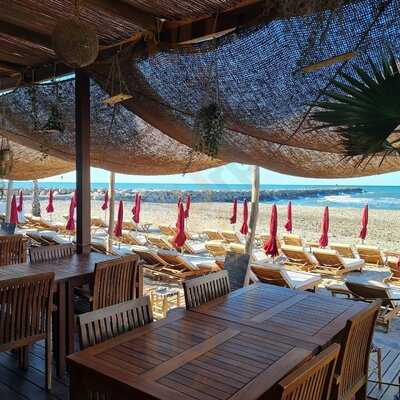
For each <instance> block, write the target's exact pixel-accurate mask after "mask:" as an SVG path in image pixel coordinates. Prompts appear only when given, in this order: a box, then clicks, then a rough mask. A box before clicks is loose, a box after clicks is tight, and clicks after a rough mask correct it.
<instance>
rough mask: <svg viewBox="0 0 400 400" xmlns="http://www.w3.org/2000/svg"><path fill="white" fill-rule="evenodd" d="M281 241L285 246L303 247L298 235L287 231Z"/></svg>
mask: <svg viewBox="0 0 400 400" xmlns="http://www.w3.org/2000/svg"><path fill="white" fill-rule="evenodd" d="M282 242H283V244H284V245H286V246H299V247H304V242H303V239H302V238H301V237H300V236H299V235H294V234H292V233H287V234H286V235H283V236H282Z"/></svg>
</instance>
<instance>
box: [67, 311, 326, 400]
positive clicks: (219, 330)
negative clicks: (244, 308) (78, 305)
mask: <svg viewBox="0 0 400 400" xmlns="http://www.w3.org/2000/svg"><path fill="white" fill-rule="evenodd" d="M318 348H319V346H317V345H315V344H312V343H309V342H302V341H300V340H297V339H294V338H291V337H288V336H284V335H281V334H276V333H273V332H268V331H266V330H262V329H255V328H252V327H250V326H247V325H244V324H239V323H236V322H231V321H228V320H225V319H219V318H215V317H211V316H208V315H204V314H201V313H195V312H191V311H185V310H178V311H175V312H174V313H171V314H170V315H169V316H168V317H167V318H166V319H163V320H160V321H157V322H154V323H151V324H149V325H147V326H144V327H142V328H139V329H136V330H134V331H132V332H129V333H126V334H123V335H121V336H119V337H116V338H114V339H111V340H108V341H106V342H104V343H102V344H99V345H96V346H93V347H90V348H88V349H86V350H84V351H81V352H79V353H75V354H73V355H71V356H69V357H68V364H69V366H70V378H71V379H70V383H71V387H70V395H71V398H73V399H81V398H82V399H83V398H88V397H87V393H85V390H91V391H106V392H108V393H112V394H113V398H118V399H132V398H134V396H137V397H135V398H140V399H150V398H151V399H163V400H164V399H165V400H176V399H178V398H179V399H180V400H189V399H190V400H193V399H202V400H203V399H204V400H215V399H219V400H225V399H236V400H239V399H243V400H244V399H246V400H251V399H257V398H259V396H261V395H262V394H264V393H266V392H267V391H268V390H270V389H271V388H272V387H273V386H274V384H276V382H278V381H279V380H280V379H281V378H282V377H283V376H285V375H286V374H287V373H289V372H290V371H291V370H292V369H293V368H295V367H296V366H297V365H299V364H301V363H303V362H304V361H305V360H307V359H308V358H309V357H310V356H311V355H312V354H313V353H315V352H317V351H318Z"/></svg>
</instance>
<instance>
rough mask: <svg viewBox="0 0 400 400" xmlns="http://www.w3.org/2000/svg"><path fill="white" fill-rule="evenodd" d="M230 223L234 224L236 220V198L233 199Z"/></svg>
mask: <svg viewBox="0 0 400 400" xmlns="http://www.w3.org/2000/svg"><path fill="white" fill-rule="evenodd" d="M230 221H231V224H236V221H237V199H235V200H233V208H232V216H231V218H230Z"/></svg>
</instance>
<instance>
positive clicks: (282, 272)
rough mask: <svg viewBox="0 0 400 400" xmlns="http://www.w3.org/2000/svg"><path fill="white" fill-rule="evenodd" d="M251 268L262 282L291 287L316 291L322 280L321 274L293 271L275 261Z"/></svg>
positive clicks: (254, 265)
mask: <svg viewBox="0 0 400 400" xmlns="http://www.w3.org/2000/svg"><path fill="white" fill-rule="evenodd" d="M251 269H252V271H253V272H254V274H255V275H256V277H257V278H258V279H259V281H260V282H264V283H270V284H272V285H277V286H283V287H288V288H290V289H297V290H313V291H315V289H316V288H317V287H318V284H319V283H320V282H321V276H320V275H318V274H312V273H309V272H302V271H301V272H300V271H291V270H288V269H285V268H283V267H282V266H281V265H277V264H273V263H269V264H268V265H266V264H264V265H256V264H253V265H252V266H251Z"/></svg>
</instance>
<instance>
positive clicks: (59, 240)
mask: <svg viewBox="0 0 400 400" xmlns="http://www.w3.org/2000/svg"><path fill="white" fill-rule="evenodd" d="M39 234H40V236H41V237H42V239H44V240H47V241H48V242H50V244H69V243H72V241H71V240H68V239H67V238H66V237H64V236H61V235H58V234H57V233H56V232H52V231H45V232H39Z"/></svg>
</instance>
